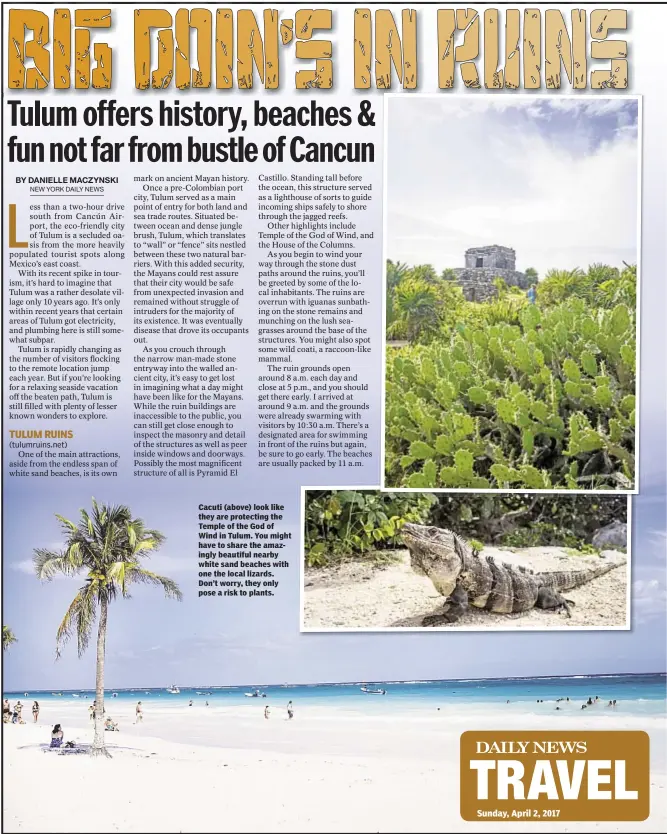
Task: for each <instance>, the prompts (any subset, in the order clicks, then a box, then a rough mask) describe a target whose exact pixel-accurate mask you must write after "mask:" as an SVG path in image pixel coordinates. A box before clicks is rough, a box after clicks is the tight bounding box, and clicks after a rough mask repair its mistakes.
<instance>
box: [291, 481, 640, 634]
mask: <svg viewBox="0 0 667 834" xmlns="http://www.w3.org/2000/svg"><path fill="white" fill-rule="evenodd" d="M322 489H324V490H336V491H339V492H358V491H361V490H370V491H372V492H407V491H408V490H400V489H380V488H379V487H377V486H368V485H366V486H341V485H340V484H338V485H333V486H332V485H328V486H327V485H324V486H322V485H310V486H302V487H301V495H300V501H299V505H300V512H299V519H300V521H299V632H300V633H301V634H396V635H399V634H447V633H449V634H456V633H460V634H471V633H473V634H489V635H491V634H524V633H525V634H536V633H537V634H550V633H552V632H558V633H563V632H565V633H569V634H579V633H581V632H591V631H632V550H633V545H632V536H633V531H634V521H633V513H632V496H631V495H630V494H626V496H625V499H626V502H627V517H628V521H627V524H628V539H627V551H626V564H625V568H626V590H625V623H624V624H623V625H617V626H581V627H580V628H574V627H572V626H551V627H550V628H537V627H536V628H525V627H518V628H517V627H514V628H512V627H510V626H509V624H508V625H507V626H505V627H502V626H501V627H499V628H495V627H485V626H466V627H461V626H457V627H455V628H451V627H450V626H437V627H434V628H425V627H424V626H405V627H403V626H359V627H356V628H355V627H352V626H336V627H333V626H331V627H328V628H327V627H324V626H322V627H317V628H316V627H310V626H306V624H305V602H306V600H305V580H306V563H305V555H306V493H307V492H309V491H311V490H322ZM409 491H410V492H420V493H429V494H432V495H442V494H443V493H445V494H446V493H450V494H459V493H461V492H463V490H442V489H440V490H437V489H411V490H409ZM466 492H471V490H466ZM478 492H479V493H480V494H482V492H484V493H489V492H494V493H496V494H502V495H516V494H517V493H522V494H524V495H529V494H530V495H533V494H535V493H541V494H543V495H544V496H545V497H546V496H554V495H556V496H558V495H563V496H566V495H573V494H582V493H581V491H578V492H577V493H573V492H568V491H566V490H561V491H559V492H557V493H554V492H552V491H550V490H535V489H533V490H528V489H522V490H518V489H496V490H488V489H487V490H484V491H482V490H478ZM586 494H588V495H599V494H600V493H597V492H592V491H591V492H588V493H586ZM605 495H606V496H607V497H619V494H618V493H613V492H611V491H608V492H604V493H602V496H603V497H604V496H605ZM510 622H511V621H510Z"/></svg>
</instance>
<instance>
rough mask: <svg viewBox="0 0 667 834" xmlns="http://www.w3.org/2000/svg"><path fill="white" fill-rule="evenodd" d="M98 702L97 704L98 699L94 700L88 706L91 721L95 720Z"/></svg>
mask: <svg viewBox="0 0 667 834" xmlns="http://www.w3.org/2000/svg"><path fill="white" fill-rule="evenodd" d="M96 704H97V701H93V703H92V704H91V705H90V706H89V707H88V712H89V713H90V720H91V721H94V720H95V706H96Z"/></svg>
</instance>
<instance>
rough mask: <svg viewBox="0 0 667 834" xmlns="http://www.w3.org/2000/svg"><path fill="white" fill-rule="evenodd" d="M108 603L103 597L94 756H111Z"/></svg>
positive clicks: (98, 651) (99, 637)
mask: <svg viewBox="0 0 667 834" xmlns="http://www.w3.org/2000/svg"><path fill="white" fill-rule="evenodd" d="M107 614H108V602H107V600H106V599H105V598H104V597H103V598H102V600H101V601H100V623H99V627H98V630H97V663H96V667H95V737H94V738H93V746H92V748H91V750H90V752H91V755H93V756H108V757H110V756H111V754H110V753H109V751H108V750H107V748H106V746H105V744H104V654H105V650H106V639H107Z"/></svg>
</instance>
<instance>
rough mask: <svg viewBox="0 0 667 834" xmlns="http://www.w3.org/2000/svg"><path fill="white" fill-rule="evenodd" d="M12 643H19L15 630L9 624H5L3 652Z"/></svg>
mask: <svg viewBox="0 0 667 834" xmlns="http://www.w3.org/2000/svg"><path fill="white" fill-rule="evenodd" d="M12 643H18V640H17V639H16V637H15V636H14V632H13V631H12V630H11V628H10V627H9V626H6V625H3V627H2V650H3V652H4V651H5V650H6V649H8V648H9V647H10V646H11V645H12Z"/></svg>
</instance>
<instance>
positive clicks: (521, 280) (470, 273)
mask: <svg viewBox="0 0 667 834" xmlns="http://www.w3.org/2000/svg"><path fill="white" fill-rule="evenodd" d="M452 272H453V273H454V276H455V278H454V280H455V281H456V283H457V284H458V285H459V286H460V287H461V288H462V289H463V294H464V296H465V297H466V298H467V300H468V301H486V300H487V299H489V298H494V297H495V296H496V295H497V294H498V293H497V290H496V288H495V287H494V285H493V279H494V278H502V279H503V280H504V281H505V283H506V284H507V285H508V286H510V287H521V289H524V290H527V289H528V287H529V286H530V279H529V278H527V277H526V275H525V274H524V273H523V272H517V271H516V270H513V269H498V268H496V267H479V268H475V269H469V268H465V269H454V270H452Z"/></svg>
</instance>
